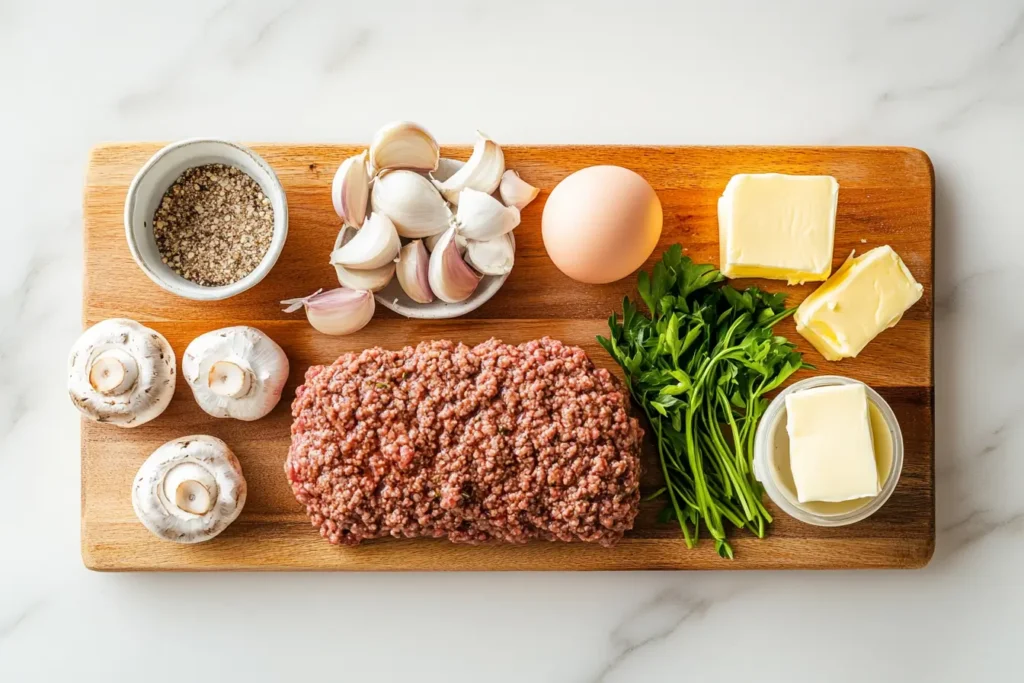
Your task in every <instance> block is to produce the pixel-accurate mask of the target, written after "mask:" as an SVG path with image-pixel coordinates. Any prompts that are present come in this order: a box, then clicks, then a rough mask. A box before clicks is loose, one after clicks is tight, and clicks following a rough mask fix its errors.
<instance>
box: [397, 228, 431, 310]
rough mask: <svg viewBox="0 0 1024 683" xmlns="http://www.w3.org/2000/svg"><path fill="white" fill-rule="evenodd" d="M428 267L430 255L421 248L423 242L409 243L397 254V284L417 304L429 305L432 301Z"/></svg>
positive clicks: (425, 249) (424, 248)
mask: <svg viewBox="0 0 1024 683" xmlns="http://www.w3.org/2000/svg"><path fill="white" fill-rule="evenodd" d="M429 267H430V255H429V254H428V253H427V248H426V247H424V246H423V240H413V241H412V242H409V243H408V244H407V245H405V246H404V247H402V251H401V252H400V253H399V254H398V267H397V273H398V282H399V284H400V285H402V291H404V292H405V293H406V295H408V297H409V298H410V299H412V300H413V301H415V302H416V303H419V304H429V303H430V302H431V301H433V300H434V293H433V292H432V291H430V278H429V276H428V271H429Z"/></svg>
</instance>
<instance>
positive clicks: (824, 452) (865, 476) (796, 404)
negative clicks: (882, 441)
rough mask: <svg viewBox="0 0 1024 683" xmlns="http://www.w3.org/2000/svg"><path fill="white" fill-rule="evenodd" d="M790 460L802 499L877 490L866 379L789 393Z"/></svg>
mask: <svg viewBox="0 0 1024 683" xmlns="http://www.w3.org/2000/svg"><path fill="white" fill-rule="evenodd" d="M786 431H787V432H788V433H789V465H790V469H791V470H792V473H793V483H794V484H795V486H796V493H797V500H799V501H800V502H801V503H810V502H815V501H818V502H827V503H839V502H842V501H846V500H854V499H856V498H865V497H869V496H877V495H878V492H879V483H878V466H877V465H876V463H875V451H874V444H873V442H872V437H871V420H870V417H869V413H868V397H867V392H866V391H865V389H864V385H863V384H840V385H836V386H826V387H817V388H814V389H805V390H804V391H797V392H794V393H792V394H789V395H788V396H786Z"/></svg>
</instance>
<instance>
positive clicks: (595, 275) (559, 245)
mask: <svg viewBox="0 0 1024 683" xmlns="http://www.w3.org/2000/svg"><path fill="white" fill-rule="evenodd" d="M661 226H662V211H661V201H660V200H659V199H658V195H657V194H656V193H655V192H654V188H652V187H651V186H650V184H649V183H648V182H647V181H646V180H644V179H643V177H641V176H640V175H639V174H637V173H635V172H633V171H631V170H629V169H627V168H622V167H620V166H590V167H589V168H584V169H581V170H579V171H576V172H575V173H573V174H571V175H569V176H568V177H566V178H565V179H564V180H562V182H560V183H559V184H558V185H556V186H555V189H554V190H552V191H551V195H550V196H549V197H548V200H547V202H546V203H545V205H544V215H543V218H542V219H541V233H542V235H543V238H544V248H545V249H547V252H548V256H549V257H550V258H551V260H552V261H553V262H554V264H555V266H557V267H558V269H559V270H561V271H562V272H563V273H565V274H566V275H568V276H569V277H571V278H572V279H574V280H578V281H579V282H585V283H587V284H604V283H607V282H615V281H616V280H621V279H622V278H624V277H626V276H627V275H629V274H630V273H632V272H633V271H635V270H637V269H638V268H640V266H642V265H643V264H644V262H645V261H646V260H647V257H648V256H650V255H651V253H652V252H653V251H654V248H655V247H656V246H657V244H658V239H659V238H660V237H661Z"/></svg>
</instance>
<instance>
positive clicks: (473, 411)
mask: <svg viewBox="0 0 1024 683" xmlns="http://www.w3.org/2000/svg"><path fill="white" fill-rule="evenodd" d="M292 414H293V416H294V417H295V421H294V423H293V425H292V440H291V448H290V449H289V452H288V459H287V461H286V463H285V472H286V473H287V475H288V480H289V481H290V482H291V485H292V491H293V492H294V493H295V496H296V498H298V500H299V502H301V503H302V504H303V505H305V506H306V510H307V512H308V514H309V516H310V519H311V520H312V522H313V525H314V526H317V527H319V528H320V533H321V535H323V536H324V537H325V538H327V539H328V540H329V541H331V542H332V543H344V544H347V545H355V544H358V543H359V542H360V541H362V540H363V539H368V538H378V537H383V536H394V537H416V536H427V537H435V538H443V537H447V538H448V539H450V540H451V541H454V542H459V543H480V542H487V541H502V542H510V543H522V542H525V541H527V540H529V539H531V538H541V539H547V540H552V541H555V540H557V541H591V542H597V543H601V544H602V545H612V544H614V543H616V542H617V541H618V540H619V539H620V538H622V535H623V533H624V532H626V531H627V530H629V529H630V528H631V527H632V526H633V520H634V519H635V517H636V514H637V510H638V507H639V501H640V485H639V477H640V459H639V454H640V440H641V436H642V434H643V431H642V430H641V429H640V426H639V424H638V423H637V421H636V420H635V419H633V418H631V417H630V416H629V411H628V398H627V396H626V394H625V392H624V391H623V389H622V386H621V385H620V383H619V381H618V380H617V379H616V378H615V377H613V376H612V375H611V374H610V373H609V372H608V371H607V370H604V369H597V368H595V367H594V365H593V364H592V363H591V362H590V359H589V358H588V357H587V355H586V353H585V352H584V351H583V350H582V349H580V348H578V347H575V346H566V345H564V344H562V343H561V342H559V341H556V340H553V339H549V338H544V339H541V340H539V341H531V342H527V343H525V344H520V345H518V346H512V345H509V344H503V343H501V342H499V341H497V340H494V339H492V340H490V341H487V342H485V343H483V344H479V345H477V346H475V347H472V348H470V347H468V346H466V345H464V344H456V343H453V342H450V341H433V342H423V343H421V344H419V345H418V346H416V347H415V348H413V347H406V348H404V349H402V350H400V351H387V350H384V349H381V348H371V349H366V350H365V351H362V352H361V353H349V354H345V355H343V356H342V357H341V358H339V359H338V360H337V361H336V362H335V363H334V364H333V365H329V366H322V365H318V366H314V367H311V368H310V369H309V371H308V372H307V373H306V381H305V384H303V385H302V386H300V387H299V389H298V391H297V395H296V399H295V401H294V403H293V404H292Z"/></svg>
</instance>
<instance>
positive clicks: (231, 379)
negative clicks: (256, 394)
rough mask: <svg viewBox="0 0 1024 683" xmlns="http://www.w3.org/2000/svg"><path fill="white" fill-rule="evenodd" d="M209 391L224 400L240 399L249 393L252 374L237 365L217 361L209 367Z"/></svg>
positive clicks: (226, 361) (225, 361)
mask: <svg viewBox="0 0 1024 683" xmlns="http://www.w3.org/2000/svg"><path fill="white" fill-rule="evenodd" d="M208 385H209V387H210V391H212V392H213V393H215V394H217V395H218V396H223V397H225V398H241V397H242V396H245V395H246V394H248V393H249V389H250V387H251V386H252V373H250V372H249V371H248V370H247V369H246V368H243V367H242V366H241V365H239V364H238V363H232V362H231V361H228V360H221V361H217V362H216V363H214V364H213V365H212V366H211V367H210V376H209V378H208Z"/></svg>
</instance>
